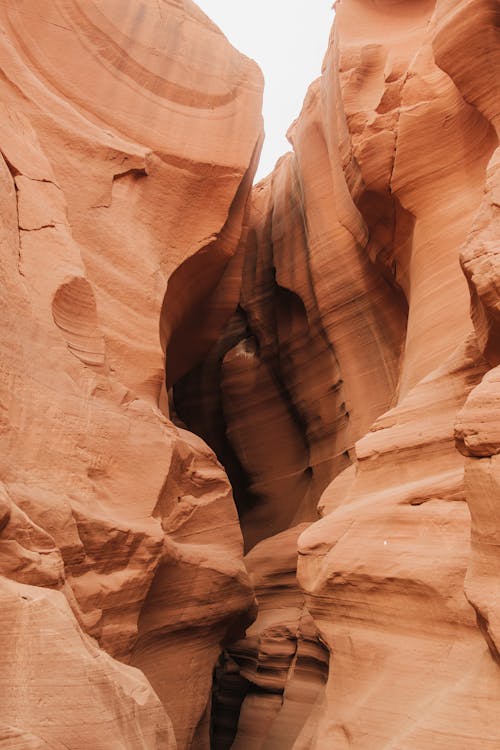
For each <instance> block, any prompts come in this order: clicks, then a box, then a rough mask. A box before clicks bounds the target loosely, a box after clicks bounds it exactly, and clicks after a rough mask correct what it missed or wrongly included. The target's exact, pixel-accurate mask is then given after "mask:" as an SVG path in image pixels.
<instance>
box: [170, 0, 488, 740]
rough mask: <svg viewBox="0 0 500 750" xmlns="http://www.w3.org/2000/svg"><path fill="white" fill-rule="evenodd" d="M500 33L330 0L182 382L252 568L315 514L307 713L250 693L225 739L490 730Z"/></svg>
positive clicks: (307, 562) (483, 21)
mask: <svg viewBox="0 0 500 750" xmlns="http://www.w3.org/2000/svg"><path fill="white" fill-rule="evenodd" d="M498 23H499V17H498V10H497V9H496V4H495V3H490V2H487V1H484V2H482V1H481V0H477V1H474V0H461V2H458V3H456V2H448V1H447V0H426V1H425V2H416V1H413V0H410V1H409V2H408V1H406V2H398V1H396V2H394V1H393V0H391V1H390V2H389V1H387V2H386V1H385V0H380V2H371V1H368V0H342V2H338V3H336V16H335V24H334V28H333V30H332V34H331V37H330V44H329V48H328V51H327V54H326V56H325V60H324V63H323V72H322V76H321V78H320V79H318V80H317V81H316V82H314V83H313V84H312V85H311V87H310V89H309V92H308V94H307V96H306V99H305V102H304V106H303V109H302V112H301V115H300V117H299V118H298V120H297V121H296V122H295V123H294V124H293V125H292V127H291V128H290V131H289V134H288V136H289V140H290V142H291V144H292V146H293V152H292V153H290V154H287V155H285V156H284V157H283V158H282V159H281V160H280V161H279V162H278V164H277V165H276V168H275V170H274V172H273V173H272V174H271V175H270V176H269V177H268V178H266V180H264V181H262V182H261V183H260V184H259V185H257V186H256V187H255V188H254V194H253V198H252V206H251V212H250V219H249V231H248V234H247V236H246V240H245V238H243V241H244V254H245V260H244V266H243V268H244V270H243V280H242V291H241V295H240V302H239V310H238V312H237V313H236V315H235V317H234V318H233V320H232V322H231V323H230V324H229V325H228V327H227V328H226V331H225V333H224V334H223V335H222V337H221V338H220V340H219V342H218V344H217V345H216V346H214V347H213V349H212V351H211V353H210V354H209V355H208V357H207V358H206V359H205V361H204V362H203V363H201V364H200V365H199V366H198V367H197V368H195V369H194V370H193V371H192V372H191V373H189V375H187V376H185V377H184V378H183V379H182V380H181V381H179V383H178V385H177V387H176V389H175V401H176V405H177V410H178V412H179V414H181V416H183V418H184V419H185V421H186V424H188V425H189V426H190V427H191V428H192V429H194V430H195V431H197V432H198V433H199V434H201V435H203V436H204V437H205V439H206V440H207V441H208V442H209V443H210V444H211V445H212V446H213V447H214V449H215V450H216V451H217V454H218V456H219V458H220V459H221V460H222V461H223V462H224V463H225V465H226V466H227V467H228V472H229V475H230V476H231V477H234V479H235V480H236V481H234V482H233V483H234V486H235V492H236V498H237V502H238V507H239V513H240V521H241V527H242V531H243V534H244V537H245V542H246V546H247V549H251V552H250V553H249V555H248V556H247V560H249V561H251V560H252V556H253V555H254V553H255V554H256V555H257V556H258V555H259V550H260V549H261V546H262V545H267V547H268V548H269V549H272V548H273V545H274V544H275V545H276V552H275V553H274V555H275V560H276V562H275V575H276V581H277V580H279V576H280V570H281V564H280V560H281V559H282V557H281V556H282V555H283V554H285V553H284V551H282V550H281V549H280V541H279V540H281V544H282V545H283V546H284V545H285V544H288V545H292V544H293V541H292V539H293V535H291V536H290V538H289V539H288V541H286V536H285V537H283V533H284V534H285V535H286V534H288V533H289V532H288V531H287V529H291V528H293V527H295V526H296V525H297V524H300V523H302V522H307V524H308V527H307V530H306V531H304V532H303V533H302V535H301V536H300V538H299V540H298V552H299V556H298V577H299V582H300V585H301V587H302V589H303V592H304V594H305V603H306V607H307V610H308V612H309V613H310V614H311V615H312V618H313V621H314V625H315V627H316V628H317V631H318V634H319V638H320V639H321V641H322V642H323V643H325V644H326V646H327V647H328V650H329V653H330V659H329V664H330V666H329V678H328V683H327V686H326V690H325V699H324V701H323V703H322V704H321V705H320V707H319V709H318V712H317V713H315V715H314V720H313V722H312V724H311V723H309V724H308V726H307V727H306V729H305V730H304V731H303V732H301V733H300V735H299V736H295V737H293V738H292V737H291V736H290V735H288V736H287V738H286V739H285V737H286V731H284V732H282V733H281V734H280V739H277V737H276V735H275V734H273V732H274V730H273V726H274V725H273V722H272V720H271V717H272V716H273V710H276V708H275V709H273V708H272V705H273V704H272V700H271V696H269V697H268V700H267V702H263V703H262V706H261V707H259V706H258V701H257V699H256V697H255V696H253V695H252V696H251V702H249V701H248V698H247V699H245V702H244V703H243V708H242V712H241V715H240V724H239V727H238V731H237V734H236V739H235V742H234V747H238V748H247V747H252V748H272V747H288V748H293V750H306V749H307V750H320V749H323V748H327V747H328V750H344V749H345V748H352V749H353V750H382V749H384V750H387V749H388V748H394V749H395V748H404V750H411V749H414V750H422V749H423V748H426V750H427V748H429V749H430V748H438V747H439V748H446V749H447V750H448V748H449V749H450V750H451V748H453V749H454V750H455V749H456V748H460V750H462V749H463V750H466V749H467V750H468V749H469V748H477V750H479V749H480V748H481V749H482V748H492V750H493V748H496V747H497V746H498V744H499V742H500V735H499V733H498V727H497V726H496V723H495V720H494V716H495V715H496V714H497V712H498V709H499V701H500V683H499V673H498V662H499V648H500V636H499V633H500V630H499V622H500V621H499V612H498V607H497V606H496V598H497V597H496V594H495V585H496V583H495V582H496V572H495V571H496V568H497V567H498V566H497V553H496V551H495V550H496V547H497V542H496V537H497V536H498V534H497V530H496V527H497V521H496V516H497V515H498V514H497V512H496V510H495V499H494V498H495V497H496V494H498V493H497V489H498V487H497V485H498V478H497V469H496V459H497V458H498V456H497V454H498V452H499V450H500V448H499V443H498V439H499V435H498V434H497V433H498V430H497V427H496V420H497V417H498V413H497V412H498V403H497V402H498V393H497V391H498V388H497V381H498V374H497V369H496V368H497V366H498V364H499V362H500V354H499V352H500V350H499V343H498V342H499V340H500V339H499V338H498V335H499V334H498V282H497V265H498V263H497V250H496V246H497V245H498V241H497V239H498V238H497V231H496V230H497V211H498V205H500V202H499V200H498V195H497V192H498V190H497V183H498V179H497V176H498V164H497V163H498V151H497V145H498V135H497V133H498V112H497V109H498V84H497V80H496V77H495V73H494V71H495V70H496V67H495V61H496V59H497V57H498V50H499V47H498V35H497V30H498ZM491 368H493V369H491ZM319 516H321V517H322V518H321V520H318V518H319ZM471 519H472V523H471ZM263 540H264V541H263ZM252 548H253V549H252ZM278 549H279V552H278ZM289 554H292V553H291V552H290V553H289ZM269 564H270V569H272V562H271V563H269ZM272 596H273V597H274V602H273V605H272V606H273V607H276V608H278V609H279V607H280V601H283V602H284V601H285V599H284V598H283V597H284V594H283V592H280V591H276V592H274V593H273V594H272ZM258 598H259V597H258ZM269 606H270V605H269V603H268V600H267V598H266V600H265V603H264V607H265V609H266V610H267V608H268V607H269ZM283 606H285V605H283ZM261 617H262V615H259V618H261ZM258 623H259V619H257V621H256V623H255V624H254V625H253V626H252V628H251V629H250V630H249V633H250V634H251V633H253V629H255V628H256V627H257V626H258ZM243 643H245V641H243ZM237 645H238V644H237ZM237 645H236V646H235V648H237ZM256 652H258V649H257V648H256V647H255V646H254V647H253V651H252V650H250V651H249V653H256ZM230 653H231V652H230ZM236 653H237V652H236ZM266 655H267V651H266ZM231 658H232V659H234V654H232V653H231ZM246 658H252V659H253V660H254V661H255V660H256V659H257V663H258V657H256V656H252V657H250V656H247V657H246ZM248 677H249V675H247V678H248ZM250 679H254V680H255V678H254V677H251V675H250ZM250 706H251V708H250ZM250 712H251V714H250ZM220 713H221V718H219V722H223V717H224V715H225V706H224V705H222V706H221V708H220ZM250 715H251V719H250V720H247V717H248V716H250ZM257 717H258V718H257ZM256 726H259V727H260V729H259V730H258V732H257V730H256V729H255V727H256ZM256 732H257V735H256Z"/></svg>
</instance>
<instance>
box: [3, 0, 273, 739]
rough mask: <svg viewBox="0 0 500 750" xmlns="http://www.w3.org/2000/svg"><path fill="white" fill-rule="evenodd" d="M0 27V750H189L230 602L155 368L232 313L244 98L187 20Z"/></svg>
mask: <svg viewBox="0 0 500 750" xmlns="http://www.w3.org/2000/svg"><path fill="white" fill-rule="evenodd" d="M0 25H1V30H2V33H1V35H0V65H1V68H2V77H1V80H0V90H1V101H2V104H1V112H0V150H1V157H0V179H1V181H2V191H1V193H2V197H1V209H0V210H1V217H2V220H1V230H0V231H1V239H0V242H1V267H0V268H1V270H0V273H1V278H2V290H3V291H2V300H1V304H2V315H1V337H0V340H1V362H2V364H1V368H0V370H1V378H0V403H1V429H0V440H1V450H0V454H1V480H2V484H1V495H0V498H1V499H0V518H1V527H0V528H1V532H0V574H1V578H0V597H1V601H2V606H1V613H2V614H1V619H2V627H1V631H2V656H1V661H2V666H1V669H0V675H1V677H0V680H1V686H2V688H1V694H2V712H1V717H0V741H1V744H2V747H5V748H6V750H7V748H9V749H10V748H27V747H29V748H53V749H54V750H55V749H56V748H63V747H65V748H72V750H77V748H82V750H83V748H90V747H91V748H95V749H96V750H104V749H108V750H117V748H128V749H130V750H132V748H133V749H134V750H136V749H138V748H151V750H153V749H155V750H156V749H157V748H168V749H169V750H173V749H174V748H178V750H180V749H181V748H188V747H192V746H194V745H196V746H198V747H208V743H209V738H208V733H209V729H208V723H207V719H206V717H207V715H208V716H209V714H210V692H211V685H212V670H213V667H214V665H215V663H216V661H217V659H218V657H219V653H220V650H221V642H222V641H223V640H224V638H225V637H226V634H227V633H228V632H239V629H240V630H241V628H242V627H243V626H244V624H245V623H246V622H247V621H248V615H247V614H246V613H247V611H248V610H249V608H251V607H252V606H253V590H252V588H251V586H250V582H249V579H248V575H247V572H246V570H245V568H244V565H243V560H242V542H241V532H240V529H239V525H238V519H237V515H236V511H235V507H234V503H233V499H232V492H231V487H230V485H229V483H228V481H227V478H226V475H225V474H224V472H223V470H222V469H221V467H220V465H219V464H218V463H217V460H216V458H215V456H214V454H213V453H212V452H211V451H210V450H209V449H208V448H207V446H206V445H205V444H204V443H202V441H201V440H200V439H199V438H197V437H196V436H195V435H193V434H192V433H188V432H186V431H185V430H183V429H180V428H177V427H176V426H174V425H173V423H172V422H171V421H170V419H169V413H168V399H167V397H166V384H165V355H166V357H167V361H168V362H169V363H171V366H170V364H169V365H167V372H168V380H169V381H170V380H171V379H172V380H174V379H175V378H176V377H177V376H178V374H179V373H182V372H183V371H185V370H186V369H188V368H189V367H191V366H193V365H194V364H196V362H197V361H198V359H199V358H200V357H201V356H202V355H203V353H204V351H205V349H206V348H207V346H209V345H210V343H211V342H213V341H214V340H216V338H217V336H218V334H219V332H220V330H221V329H222V327H223V325H224V323H225V322H226V320H227V319H228V318H229V316H230V315H231V313H232V311H233V309H234V307H235V305H236V303H237V299H238V295H239V288H240V276H241V260H240V259H239V257H238V255H237V253H236V249H237V246H238V241H239V238H240V236H241V234H242V233H243V232H244V231H245V207H246V203H247V199H248V196H249V191H250V187H251V183H252V179H253V173H254V170H255V167H256V163H257V158H258V153H259V148H260V143H261V139H262V123H261V114H260V109H261V96H262V77H261V74H260V72H259V70H258V69H257V66H256V65H255V64H254V63H253V62H252V61H250V60H248V59H247V58H245V57H243V56H242V55H240V54H239V53H237V52H236V51H235V50H234V49H233V48H232V47H231V46H230V45H229V43H228V42H227V41H226V39H225V38H224V37H223V36H222V34H221V33H220V31H219V30H218V29H217V28H216V27H215V26H214V25H213V24H212V23H211V22H210V21H209V19H207V18H206V17H205V16H204V14H203V13H201V11H200V10H199V9H198V8H197V6H195V5H194V4H193V3H191V2H189V0H187V1H186V2H179V1H178V0H172V1H171V2H170V0H169V1H168V2H164V1H163V0H162V1H161V2H159V3H157V2H148V0H144V2H142V0H139V1H136V0H134V1H133V2H123V1H122V0H120V2H114V1H113V0H107V1H106V2H88V1H87V0H82V1H80V0H61V2H56V3H50V4H40V3H38V2H35V1H34V0H33V1H31V0H23V1H21V0H20V1H19V2H14V3H3V4H2V6H1V8H0ZM204 307H205V308H206V309H207V310H208V311H209V313H208V314H207V315H200V314H199V313H200V310H201V309H202V308H204ZM194 310H196V311H197V313H196V329H192V321H193V311H194ZM186 336H189V346H187V347H186V339H185V337H186ZM176 373H177V374H176Z"/></svg>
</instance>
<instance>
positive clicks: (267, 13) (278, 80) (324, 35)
mask: <svg viewBox="0 0 500 750" xmlns="http://www.w3.org/2000/svg"><path fill="white" fill-rule="evenodd" d="M197 4H198V5H199V7H200V8H201V9H202V10H203V12H204V13H206V14H207V16H209V17H210V18H211V19H212V21H214V22H215V23H216V24H217V26H219V28H220V29H221V30H222V31H223V32H224V34H225V35H226V36H227V38H228V39H229V41H230V42H231V44H232V45H233V46H234V47H236V48H237V49H238V50H240V52H243V53H244V54H245V55H248V57H251V58H253V59H254V60H255V61H256V62H257V63H258V65H259V66H260V68H261V70H262V72H263V73H264V78H265V82H266V84H265V89H264V104H263V114H264V127H265V131H266V140H265V142H264V147H263V150H262V156H261V159H260V164H259V169H258V171H257V175H256V179H257V180H259V179H261V178H262V177H265V176H266V175H267V174H269V172H271V171H272V169H273V167H274V164H275V163H276V161H277V159H279V157H280V156H281V155H282V154H284V153H285V152H286V151H289V150H290V148H291V147H290V144H289V143H288V141H287V140H286V137H285V134H286V131H287V130H288V127H289V126H290V125H291V123H292V122H293V120H294V119H295V118H296V117H297V115H298V114H299V112H300V110H301V107H302V102H303V100H304V96H305V94H306V91H307V88H308V86H309V84H311V83H312V82H313V81H314V79H315V78H317V77H318V76H319V75H320V73H321V63H322V61H323V57H324V55H325V52H326V49H327V45H328V36H329V33H330V28H331V25H332V21H333V10H332V0H197Z"/></svg>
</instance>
